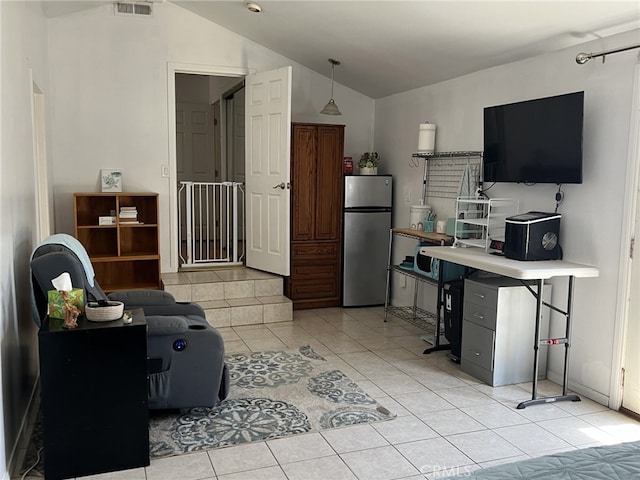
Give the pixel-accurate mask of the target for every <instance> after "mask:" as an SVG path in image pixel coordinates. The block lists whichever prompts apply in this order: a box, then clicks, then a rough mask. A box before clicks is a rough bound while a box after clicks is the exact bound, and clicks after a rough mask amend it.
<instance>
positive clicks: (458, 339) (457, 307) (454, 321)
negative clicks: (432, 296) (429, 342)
mask: <svg viewBox="0 0 640 480" xmlns="http://www.w3.org/2000/svg"><path fill="white" fill-rule="evenodd" d="M443 288H444V299H445V302H444V336H445V338H446V339H447V340H448V341H449V343H450V344H451V356H452V357H453V360H455V361H456V362H459V361H460V355H461V348H462V306H463V301H464V281H463V280H454V281H452V282H449V283H445V284H444V286H443Z"/></svg>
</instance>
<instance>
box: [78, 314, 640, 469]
mask: <svg viewBox="0 0 640 480" xmlns="http://www.w3.org/2000/svg"><path fill="white" fill-rule="evenodd" d="M382 318H383V311H382V309H381V308H360V309H341V308H331V309H318V310H306V311H296V312H295V314H294V321H293V322H292V323H291V322H289V323H272V324H267V325H256V326H246V327H235V328H224V329H221V332H222V334H223V336H224V337H225V341H226V348H227V351H228V352H229V353H234V352H241V351H249V350H253V351H260V350H267V349H276V348H277V349H285V348H295V347H299V346H301V345H311V346H313V348H314V349H315V350H316V351H317V352H318V353H319V354H321V355H323V356H325V357H326V358H329V359H331V360H332V361H334V362H336V363H338V364H339V365H340V368H341V369H342V370H343V371H344V372H345V373H346V374H347V375H349V376H350V377H351V378H352V379H354V380H356V381H357V382H358V383H359V384H360V385H361V386H362V387H363V388H364V389H365V390H366V391H367V392H368V393H369V394H371V395H372V396H374V397H376V399H377V400H378V401H379V402H380V403H381V404H382V405H384V406H385V407H387V408H388V409H390V410H391V411H393V412H394V413H396V414H397V415H398V418H397V419H395V420H391V421H387V422H381V423H374V424H367V425H357V426H353V427H347V428H341V429H334V430H328V431H324V432H320V433H317V432H316V433H309V434H304V435H297V436H292V437H286V438H283V439H277V440H271V441H267V442H260V443H251V444H248V445H242V446H236V447H230V448H222V449H216V450H211V451H209V452H202V453H196V454H191V455H180V456H176V457H169V458H162V459H157V460H152V461H151V465H150V466H149V467H147V468H144V469H142V468H141V469H136V470H128V471H122V472H115V473H111V474H104V475H96V476H92V477H84V478H87V479H89V478H90V479H102V480H106V479H109V480H138V479H140V480H175V479H180V480H261V479H264V480H314V479H322V480H354V479H360V480H392V479H398V480H400V479H401V480H417V479H422V480H425V479H430V480H434V479H439V478H444V477H445V476H447V475H460V476H461V478H464V474H465V473H466V472H470V471H472V470H474V469H477V468H482V467H485V466H490V465H496V464H499V463H507V462H513V461H517V460H521V459H526V458H531V457H536V456H540V455H544V454H547V453H556V452H561V451H566V450H573V449H577V448H584V447H588V446H594V445H601V444H611V443H620V442H623V441H631V440H640V423H638V422H636V421H634V420H632V419H630V418H628V417H625V416H624V415H621V414H618V413H617V412H614V411H611V410H609V409H607V408H606V407H604V406H602V405H599V404H597V403H595V402H592V401H590V400H588V399H586V398H583V401H582V402H580V403H571V402H559V403H556V404H548V405H536V406H530V407H528V408H526V409H524V410H517V409H516V405H517V404H518V402H519V401H521V400H525V399H527V398H530V390H529V387H530V385H529V384H523V385H510V386H505V387H498V388H492V387H489V386H487V385H484V384H482V383H480V382H478V381H477V380H476V379H474V378H472V377H470V376H468V375H466V374H464V373H462V372H461V371H460V367H459V365H457V364H455V363H453V362H452V361H451V360H449V358H448V357H447V355H446V352H436V353H432V354H430V355H423V354H422V351H423V350H424V348H425V347H426V345H427V344H426V343H424V342H423V341H422V340H419V334H420V331H416V327H414V326H413V325H411V324H409V323H407V322H404V321H402V320H398V319H395V318H394V317H390V321H389V322H387V323H386V324H385V323H384V322H383V319H382ZM560 390H561V388H560V387H559V386H557V385H555V384H553V383H551V382H548V381H545V382H542V383H541V385H540V391H541V392H544V393H545V394H554V393H556V394H557V393H560Z"/></svg>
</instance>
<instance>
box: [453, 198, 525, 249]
mask: <svg viewBox="0 0 640 480" xmlns="http://www.w3.org/2000/svg"><path fill="white" fill-rule="evenodd" d="M517 213H518V201H517V200H514V199H512V198H489V199H487V198H475V197H458V198H457V199H456V226H455V235H454V237H455V245H456V246H458V247H479V248H483V249H484V250H485V252H489V251H495V250H501V249H492V248H491V241H492V240H495V241H498V242H504V231H505V219H506V218H507V217H509V216H511V215H516V214H517Z"/></svg>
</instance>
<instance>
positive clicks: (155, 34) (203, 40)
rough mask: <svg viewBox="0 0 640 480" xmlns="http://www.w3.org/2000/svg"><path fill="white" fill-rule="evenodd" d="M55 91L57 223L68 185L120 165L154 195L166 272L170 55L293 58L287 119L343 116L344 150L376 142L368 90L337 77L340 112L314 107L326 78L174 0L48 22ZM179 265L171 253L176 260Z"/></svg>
mask: <svg viewBox="0 0 640 480" xmlns="http://www.w3.org/2000/svg"><path fill="white" fill-rule="evenodd" d="M49 42H50V43H49V45H50V58H51V62H50V68H51V85H52V89H53V93H54V97H53V99H54V126H53V128H54V135H53V142H54V144H53V155H54V159H53V162H54V181H55V199H56V223H57V226H58V231H60V232H67V233H73V214H72V194H73V192H78V191H99V184H98V171H99V170H100V169H101V168H119V169H121V170H122V172H123V188H124V190H125V191H156V192H158V193H159V194H160V211H161V218H160V227H161V240H160V242H161V256H162V269H163V271H169V266H170V265H171V262H170V260H171V259H170V245H169V243H168V239H169V238H171V236H170V234H169V229H170V225H169V189H170V188H171V184H172V183H171V182H170V180H169V179H167V178H161V175H160V173H161V165H163V164H168V163H169V161H168V159H169V152H168V148H169V147H168V144H169V139H168V131H169V127H168V124H167V122H168V120H167V118H168V114H167V98H168V92H167V73H166V72H167V63H168V62H173V63H182V64H197V65H209V66H222V67H244V68H249V69H251V70H254V71H264V70H270V69H274V68H277V67H281V66H284V65H292V66H293V93H292V119H293V121H305V122H318V123H344V124H346V125H347V127H346V137H345V138H346V140H345V155H352V156H356V154H358V152H361V151H365V150H368V149H370V148H371V146H372V144H373V112H374V102H373V100H372V99H370V98H368V97H366V96H364V95H361V94H359V93H357V92H355V91H353V90H350V89H348V88H346V87H343V86H341V85H336V87H335V99H336V102H337V103H338V104H339V105H340V108H341V110H342V112H343V116H341V117H337V118H330V117H327V116H322V115H320V114H319V113H317V112H319V111H320V110H321V109H322V107H323V106H324V104H325V103H326V102H327V100H328V97H329V93H330V82H331V80H330V79H329V78H327V77H324V76H321V75H318V74H316V73H314V72H311V71H310V70H308V69H307V68H305V67H302V66H301V65H299V64H296V63H295V62H293V61H291V60H289V59H287V58H285V57H282V56H280V55H278V54H276V53H274V52H272V51H270V50H267V49H265V48H263V47H261V46H259V45H257V44H255V43H253V42H250V41H249V40H247V39H245V38H243V37H240V36H238V35H236V34H234V33H232V32H230V31H228V30H226V29H224V28H222V27H220V26H218V25H216V24H213V23H211V22H209V21H208V20H205V19H203V18H201V17H199V16H197V15H195V14H192V13H191V12H188V11H186V10H184V9H182V8H180V7H178V6H176V5H173V4H170V3H162V4H156V5H155V6H154V16H153V17H151V18H129V17H123V16H114V15H113V6H112V5H105V6H102V7H97V8H94V9H91V10H88V11H84V12H80V13H76V14H71V15H67V16H63V17H58V18H53V19H51V20H50V21H49ZM176 264H177V262H176Z"/></svg>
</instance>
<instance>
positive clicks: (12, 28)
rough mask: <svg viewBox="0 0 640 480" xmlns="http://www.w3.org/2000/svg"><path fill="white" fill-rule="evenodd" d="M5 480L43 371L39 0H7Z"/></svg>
mask: <svg viewBox="0 0 640 480" xmlns="http://www.w3.org/2000/svg"><path fill="white" fill-rule="evenodd" d="M0 21H1V27H0V31H1V37H0V43H1V45H2V55H1V61H2V63H1V65H2V68H1V71H2V77H1V85H2V88H1V90H0V91H1V94H0V105H1V107H0V111H1V120H0V122H1V128H0V132H1V133H0V135H1V137H0V145H1V147H0V235H1V237H2V239H1V242H0V298H1V299H2V301H1V302H0V345H1V347H0V367H1V370H2V391H1V393H0V405H1V406H2V417H0V432H2V435H0V478H3V479H8V478H9V465H8V464H9V463H10V462H12V461H14V460H15V458H12V456H13V455H14V454H15V452H16V450H15V449H16V448H17V441H18V435H19V433H20V428H21V426H22V422H23V421H24V419H25V414H26V412H27V408H28V407H29V402H30V400H31V395H32V392H33V388H34V386H35V381H36V376H37V351H38V348H37V329H36V327H35V323H34V322H33V320H32V318H31V309H30V292H31V288H30V283H29V276H30V274H29V259H30V256H31V251H32V249H33V248H34V245H35V244H36V242H37V238H36V224H37V222H36V210H35V209H36V202H35V199H36V192H35V186H36V182H35V169H34V149H33V129H32V117H31V99H32V92H33V87H32V85H33V82H35V83H36V84H37V85H38V87H39V88H40V89H41V90H42V92H44V95H45V98H49V84H48V71H47V46H46V45H47V44H46V31H47V26H46V21H45V18H44V15H43V14H42V7H41V6H40V3H39V2H37V3H36V2H0Z"/></svg>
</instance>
